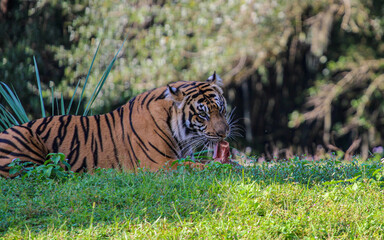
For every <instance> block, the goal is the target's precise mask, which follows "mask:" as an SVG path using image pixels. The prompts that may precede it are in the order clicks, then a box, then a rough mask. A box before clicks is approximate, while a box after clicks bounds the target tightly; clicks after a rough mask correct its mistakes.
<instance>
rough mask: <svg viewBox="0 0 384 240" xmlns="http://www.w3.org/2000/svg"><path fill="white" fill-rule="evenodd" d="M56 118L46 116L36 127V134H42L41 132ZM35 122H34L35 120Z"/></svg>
mask: <svg viewBox="0 0 384 240" xmlns="http://www.w3.org/2000/svg"><path fill="white" fill-rule="evenodd" d="M53 119H54V117H46V118H43V121H42V122H41V123H40V125H39V126H38V127H37V128H36V131H35V132H36V134H38V135H40V134H41V133H43V132H44V131H45V130H46V129H47V127H49V123H50V122H52V121H53ZM33 123H34V122H33ZM33 123H32V124H28V125H27V126H29V125H31V126H32V125H33Z"/></svg>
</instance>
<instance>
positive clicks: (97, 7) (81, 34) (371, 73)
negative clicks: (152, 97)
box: [0, 0, 384, 158]
mask: <svg viewBox="0 0 384 240" xmlns="http://www.w3.org/2000/svg"><path fill="white" fill-rule="evenodd" d="M0 3H1V4H0V33H1V37H0V81H3V82H5V83H7V84H9V85H12V86H13V87H14V88H15V90H16V92H17V93H18V94H19V95H20V98H21V101H22V103H24V105H25V107H26V110H27V112H28V113H29V114H30V115H31V116H32V117H33V118H37V117H40V110H39V109H40V106H39V100H38V97H37V94H38V91H37V86H36V77H35V73H34V66H33V59H32V57H33V56H36V59H37V64H38V67H39V71H40V75H41V79H42V81H43V89H45V91H44V95H45V97H46V98H47V101H48V100H49V98H50V97H51V87H54V88H55V89H56V92H57V94H60V93H63V94H64V97H65V98H66V99H67V100H69V99H70V97H71V96H72V94H73V92H74V88H75V86H76V84H77V82H78V81H79V80H82V81H83V82H84V79H85V77H86V75H87V72H88V69H89V67H90V64H91V62H92V58H93V55H94V52H95V50H96V48H97V45H98V44H99V42H101V45H100V51H99V53H98V55H97V58H96V61H95V66H94V67H93V71H92V75H91V78H90V81H91V83H92V84H93V85H95V84H96V82H97V81H98V80H99V79H100V77H101V75H102V73H103V71H104V70H105V69H106V67H107V65H108V64H109V62H110V61H111V60H112V58H113V55H114V54H115V53H116V52H117V50H118V49H119V47H120V46H121V44H122V42H123V40H124V39H125V38H127V42H126V43H125V45H124V48H123V49H122V51H121V53H120V54H119V56H118V60H117V61H116V63H115V66H114V69H113V70H112V72H111V73H110V76H109V79H108V80H107V83H106V85H105V86H104V88H103V91H102V94H101V95H100V96H99V98H98V101H97V102H96V103H95V105H94V112H95V113H98V112H107V111H110V110H113V109H114V108H116V107H117V106H119V105H122V104H124V103H125V102H126V101H127V100H128V99H129V98H131V97H132V96H133V95H136V94H137V93H140V92H142V91H144V90H147V89H150V88H154V87H157V86H160V85H164V84H165V83H168V82H171V81H177V80H198V81H200V80H205V79H206V78H207V77H208V76H209V75H210V74H212V72H213V71H214V70H216V71H217V72H218V73H219V74H220V75H221V77H222V78H223V80H224V83H225V89H226V96H227V99H228V102H229V105H230V107H231V108H234V107H236V117H237V118H239V119H241V121H240V123H241V124H242V125H243V126H244V129H245V131H244V132H243V134H244V139H238V141H237V142H233V143H231V144H232V146H237V147H239V148H246V147H247V146H249V147H251V149H252V151H254V153H259V154H262V153H263V154H266V157H269V158H270V157H273V156H280V157H289V156H290V154H292V153H294V154H301V153H308V154H318V153H321V152H322V151H329V150H332V151H335V150H342V151H344V152H346V153H347V155H348V154H352V153H353V152H359V153H362V155H363V157H366V156H367V155H368V154H369V151H371V150H372V148H373V147H376V146H380V145H382V139H383V136H384V135H383V134H384V130H383V129H384V128H383V127H384V126H383V125H384V116H383V113H384V104H383V100H384V99H383V90H384V75H383V70H384V43H383V41H382V37H383V33H384V28H383V26H384V2H383V1H380V0H340V1H337V0H319V1H312V0H292V1H278V0H276V1H274V0H272V1H271V0H247V1H223V0H208V1H193V0H185V1H155V0H147V1H132V0H129V1H115V0H106V1H89V0H71V1H69V0H63V1H58V0H51V1H48V0H36V1H23V0H0ZM91 93H92V92H91V90H89V92H86V97H88V98H89V97H90V94H91ZM0 100H1V103H2V104H4V100H3V99H0Z"/></svg>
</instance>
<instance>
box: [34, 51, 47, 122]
mask: <svg viewBox="0 0 384 240" xmlns="http://www.w3.org/2000/svg"><path fill="white" fill-rule="evenodd" d="M33 61H34V63H35V72H36V81H37V86H38V87H39V94H40V106H41V115H42V116H43V118H44V117H45V107H44V101H43V94H42V92H41V85H40V76H39V69H38V68H37V63H36V58H35V56H33Z"/></svg>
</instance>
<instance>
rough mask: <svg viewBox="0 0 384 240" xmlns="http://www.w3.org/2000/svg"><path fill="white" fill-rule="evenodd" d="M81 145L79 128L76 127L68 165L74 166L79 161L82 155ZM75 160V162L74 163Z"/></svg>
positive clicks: (68, 156)
mask: <svg viewBox="0 0 384 240" xmlns="http://www.w3.org/2000/svg"><path fill="white" fill-rule="evenodd" d="M80 145H81V142H80V140H79V133H78V127H77V125H75V129H74V130H73V136H72V141H71V147H70V153H69V154H68V155H67V158H68V163H69V164H71V165H73V163H74V162H75V161H76V160H77V158H78V157H79V155H80ZM72 160H74V161H72Z"/></svg>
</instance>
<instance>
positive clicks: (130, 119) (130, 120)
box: [123, 102, 148, 152]
mask: <svg viewBox="0 0 384 240" xmlns="http://www.w3.org/2000/svg"><path fill="white" fill-rule="evenodd" d="M134 104H135V102H132V103H131V104H130V105H129V110H130V111H129V124H130V126H131V130H132V132H133V134H135V136H136V138H137V139H138V140H139V141H140V143H141V144H142V145H143V146H144V148H145V149H146V151H148V148H147V146H145V144H144V142H143V140H142V139H141V138H140V137H139V135H138V134H137V132H136V130H135V128H134V127H133V121H132V112H133V111H132V108H133V106H134ZM123 136H124V135H123ZM144 152H145V151H144Z"/></svg>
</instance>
